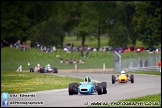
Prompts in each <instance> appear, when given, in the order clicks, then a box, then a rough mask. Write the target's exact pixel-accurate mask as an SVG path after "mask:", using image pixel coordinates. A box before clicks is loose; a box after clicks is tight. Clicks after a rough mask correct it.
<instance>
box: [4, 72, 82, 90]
mask: <svg viewBox="0 0 162 108" xmlns="http://www.w3.org/2000/svg"><path fill="white" fill-rule="evenodd" d="M81 81H83V80H82V79H79V78H71V77H68V76H56V75H47V74H42V73H38V72H34V73H33V72H32V73H30V72H12V71H1V93H2V92H9V93H22V92H33V91H42V90H51V89H60V88H67V87H68V85H69V83H71V82H81Z"/></svg>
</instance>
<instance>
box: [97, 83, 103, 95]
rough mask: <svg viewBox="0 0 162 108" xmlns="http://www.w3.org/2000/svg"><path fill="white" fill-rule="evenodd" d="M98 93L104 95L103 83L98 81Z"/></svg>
mask: <svg viewBox="0 0 162 108" xmlns="http://www.w3.org/2000/svg"><path fill="white" fill-rule="evenodd" d="M97 93H98V95H102V85H101V83H97Z"/></svg>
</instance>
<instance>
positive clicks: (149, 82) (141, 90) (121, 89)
mask: <svg viewBox="0 0 162 108" xmlns="http://www.w3.org/2000/svg"><path fill="white" fill-rule="evenodd" d="M52 75H61V76H70V77H76V78H84V77H85V76H90V77H91V78H92V80H96V81H99V82H102V81H105V82H107V90H108V93H107V94H103V95H98V94H97V93H94V94H91V95H81V94H78V95H72V96H70V95H69V94H68V88H66V89H60V90H46V91H39V92H30V93H25V94H34V95H35V97H30V98H29V97H28V98H27V97H26V98H23V97H17V98H11V97H10V98H9V99H8V100H9V103H10V102H20V101H25V102H27V101H28V102H31V101H39V102H40V103H41V102H42V103H41V104H37V105H35V104H33V105H10V104H9V107H86V106H89V105H92V104H93V103H94V102H96V103H97V102H98V103H100V102H101V103H102V104H103V103H109V104H110V103H111V102H115V101H118V100H122V99H129V98H137V97H140V96H145V95H150V94H157V93H161V76H154V75H137V74H134V83H131V82H127V83H118V82H116V83H115V84H112V83H111V76H112V74H106V73H58V74H52ZM18 95H19V94H18ZM148 102H149V100H148ZM118 104H120V103H118Z"/></svg>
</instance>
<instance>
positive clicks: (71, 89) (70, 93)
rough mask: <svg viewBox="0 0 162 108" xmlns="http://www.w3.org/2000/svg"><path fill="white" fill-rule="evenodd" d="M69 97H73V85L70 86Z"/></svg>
mask: <svg viewBox="0 0 162 108" xmlns="http://www.w3.org/2000/svg"><path fill="white" fill-rule="evenodd" d="M69 95H73V83H70V84H69Z"/></svg>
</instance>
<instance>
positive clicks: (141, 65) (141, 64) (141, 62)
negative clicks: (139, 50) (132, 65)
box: [140, 59, 143, 67]
mask: <svg viewBox="0 0 162 108" xmlns="http://www.w3.org/2000/svg"><path fill="white" fill-rule="evenodd" d="M140 67H143V61H142V59H141V60H140Z"/></svg>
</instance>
